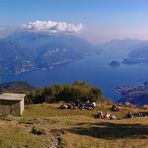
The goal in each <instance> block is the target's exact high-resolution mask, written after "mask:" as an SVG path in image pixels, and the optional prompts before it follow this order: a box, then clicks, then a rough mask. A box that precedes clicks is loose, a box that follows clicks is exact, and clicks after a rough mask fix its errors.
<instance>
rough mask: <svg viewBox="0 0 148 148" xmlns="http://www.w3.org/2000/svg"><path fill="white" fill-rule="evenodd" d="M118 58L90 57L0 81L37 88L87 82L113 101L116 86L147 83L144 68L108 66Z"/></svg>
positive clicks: (145, 67) (146, 69)
mask: <svg viewBox="0 0 148 148" xmlns="http://www.w3.org/2000/svg"><path fill="white" fill-rule="evenodd" d="M121 58H122V55H121V56H119V55H112V56H111V54H110V53H106V54H101V55H93V56H89V57H86V58H84V59H80V60H77V61H75V62H73V63H69V64H64V65H59V66H56V67H54V68H53V69H50V70H36V71H32V72H26V73H22V74H19V75H12V74H5V75H1V76H0V81H1V83H2V82H9V81H14V80H21V81H26V82H29V83H30V84H32V85H34V86H38V87H42V86H47V85H50V84H53V83H63V84H64V83H72V82H73V81H74V80H82V81H87V82H89V83H90V84H91V85H93V86H97V87H100V88H101V89H102V91H103V93H104V95H105V96H106V97H108V98H109V99H112V100H114V101H116V100H118V99H119V96H118V95H117V94H116V93H115V91H114V89H115V88H116V87H117V86H119V85H134V84H139V83H142V82H143V81H146V80H148V65H146V64H138V65H124V64H122V65H121V66H119V67H111V66H109V63H110V62H111V61H112V60H121Z"/></svg>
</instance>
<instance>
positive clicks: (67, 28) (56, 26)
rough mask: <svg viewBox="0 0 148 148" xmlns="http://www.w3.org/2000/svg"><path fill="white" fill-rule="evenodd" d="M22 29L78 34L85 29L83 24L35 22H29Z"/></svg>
mask: <svg viewBox="0 0 148 148" xmlns="http://www.w3.org/2000/svg"><path fill="white" fill-rule="evenodd" d="M21 28H22V29H24V30H30V31H46V32H69V33H72V32H73V33H78V32H80V31H81V30H82V29H83V25H82V23H80V24H68V23H65V22H54V21H35V22H29V23H28V24H23V25H22V26H21Z"/></svg>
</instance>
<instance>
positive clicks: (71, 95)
mask: <svg viewBox="0 0 148 148" xmlns="http://www.w3.org/2000/svg"><path fill="white" fill-rule="evenodd" d="M78 100H79V102H86V101H88V100H89V101H96V102H103V101H104V100H105V98H104V97H103V96H102V91H101V90H100V89H99V88H97V87H92V86H90V85H89V84H87V83H86V82H79V81H75V82H74V83H73V84H71V85H69V84H66V85H60V84H54V85H51V86H49V87H45V88H42V89H37V90H34V91H32V92H31V93H29V94H27V96H26V98H25V103H27V104H37V103H43V102H50V103H52V102H60V101H65V102H76V101H78Z"/></svg>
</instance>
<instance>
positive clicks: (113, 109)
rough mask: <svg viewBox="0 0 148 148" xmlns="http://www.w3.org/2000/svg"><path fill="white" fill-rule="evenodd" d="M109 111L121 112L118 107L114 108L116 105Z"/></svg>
mask: <svg viewBox="0 0 148 148" xmlns="http://www.w3.org/2000/svg"><path fill="white" fill-rule="evenodd" d="M110 110H111V111H116V112H119V111H121V109H120V107H119V106H116V105H113V106H112V107H111V108H110Z"/></svg>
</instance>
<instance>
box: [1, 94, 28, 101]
mask: <svg viewBox="0 0 148 148" xmlns="http://www.w3.org/2000/svg"><path fill="white" fill-rule="evenodd" d="M25 96H26V95H25V94H15V93H3V94H1V95H0V100H12V101H13V100H14V101H22V100H24V97H25Z"/></svg>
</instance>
